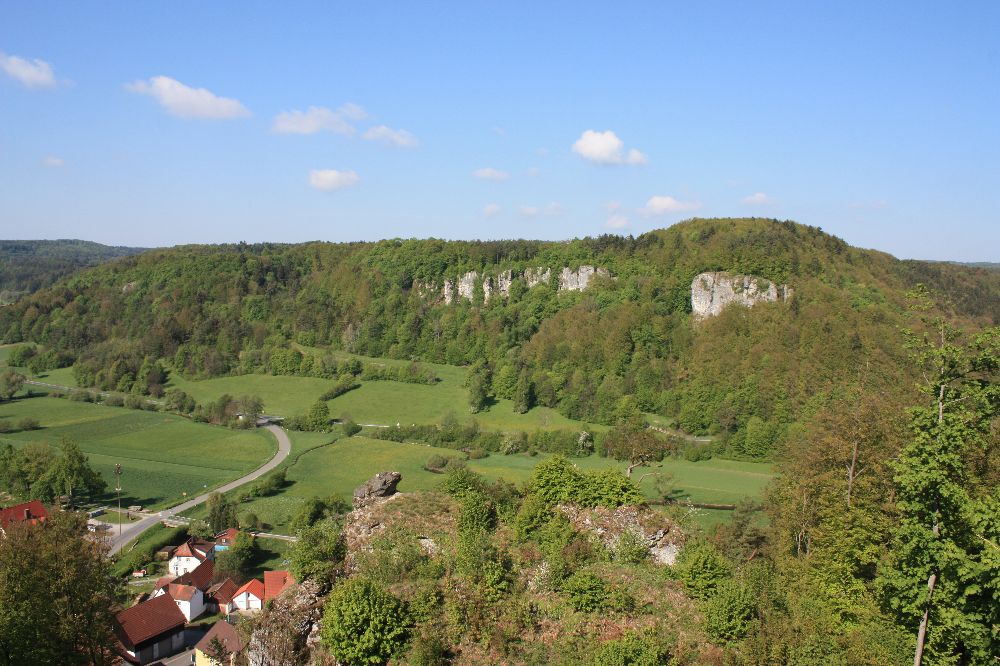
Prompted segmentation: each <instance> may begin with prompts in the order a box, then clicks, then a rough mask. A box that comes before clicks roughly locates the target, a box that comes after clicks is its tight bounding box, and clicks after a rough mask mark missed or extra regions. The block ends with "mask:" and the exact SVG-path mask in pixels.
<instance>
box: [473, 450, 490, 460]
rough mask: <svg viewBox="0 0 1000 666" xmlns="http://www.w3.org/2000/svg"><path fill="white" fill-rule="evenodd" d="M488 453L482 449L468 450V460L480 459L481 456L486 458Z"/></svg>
mask: <svg viewBox="0 0 1000 666" xmlns="http://www.w3.org/2000/svg"><path fill="white" fill-rule="evenodd" d="M489 455H490V454H489V453H487V452H486V451H483V450H482V449H470V450H469V460H482V459H483V458H488V457H489Z"/></svg>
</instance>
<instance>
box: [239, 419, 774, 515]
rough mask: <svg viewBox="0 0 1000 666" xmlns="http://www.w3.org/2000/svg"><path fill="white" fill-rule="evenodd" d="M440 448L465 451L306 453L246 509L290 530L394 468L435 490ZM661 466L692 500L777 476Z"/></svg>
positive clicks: (494, 473) (384, 445)
mask: <svg viewBox="0 0 1000 666" xmlns="http://www.w3.org/2000/svg"><path fill="white" fill-rule="evenodd" d="M432 454H440V455H443V456H450V457H464V456H462V454H460V453H459V452H457V451H453V450H451V449H441V448H435V447H431V446H426V445H424V444H397V443H395V442H386V441H381V440H374V439H369V438H367V437H361V436H356V437H351V438H347V439H341V440H338V441H336V442H334V443H332V444H330V445H329V446H321V447H319V448H313V449H311V450H308V451H307V452H305V453H303V454H302V455H300V456H299V457H298V459H297V461H296V462H295V463H294V464H291V465H290V466H289V467H288V481H289V485H288V486H287V487H286V489H285V490H284V491H283V492H282V493H280V494H278V495H275V496H273V497H264V498H259V499H256V500H254V501H252V502H249V503H247V504H243V505H241V506H240V512H241V513H247V512H253V513H256V514H257V515H258V516H259V517H260V519H261V520H263V521H264V522H265V523H268V524H269V525H271V526H272V528H273V529H274V530H276V531H278V532H282V531H287V530H288V525H289V523H290V522H291V520H292V519H293V518H294V516H295V514H296V513H297V512H298V510H299V508H300V507H301V506H302V503H303V502H304V501H305V500H306V499H308V498H311V497H317V496H318V497H329V496H331V495H333V496H337V497H340V498H341V499H344V500H345V501H348V502H349V501H350V499H351V495H352V493H353V491H354V489H355V488H356V487H357V486H359V485H361V484H362V483H364V482H365V481H367V480H368V479H369V478H371V477H372V476H373V475H375V474H376V473H378V472H382V471H387V470H393V471H397V472H399V473H400V474H402V475H403V480H402V482H401V483H400V485H399V490H400V491H401V492H412V491H416V490H432V489H434V488H436V487H437V484H438V483H440V481H441V478H442V477H441V475H440V474H433V473H431V472H428V471H426V470H425V469H423V465H424V463H425V462H426V461H427V459H428V458H429V457H430V456H431V455H432ZM544 459H545V455H544V454H543V455H538V456H534V457H532V456H527V455H514V456H504V455H491V456H489V457H488V458H483V459H481V460H470V461H469V462H468V466H469V469H471V470H473V471H475V472H477V473H479V474H482V475H483V476H484V477H486V478H487V479H490V480H495V479H501V478H502V479H506V480H508V481H512V482H514V483H522V482H524V481H527V480H528V479H529V478H530V477H531V473H532V470H533V469H534V466H535V465H536V464H538V462H539V461H540V460H544ZM573 462H574V463H576V464H577V465H578V466H579V467H580V468H581V469H598V468H601V467H607V466H609V465H613V466H617V467H619V468H624V465H623V464H622V463H618V462H615V461H612V460H608V459H606V458H600V457H597V456H591V457H589V458H583V459H574V460H573ZM660 471H662V472H663V473H664V476H665V479H664V480H666V481H668V483H669V484H670V487H672V488H673V489H674V497H676V498H678V499H685V498H690V499H691V500H692V501H695V502H710V503H733V502H736V501H738V500H739V499H741V498H742V497H745V496H748V495H749V496H754V497H756V496H759V495H760V492H761V490H762V489H763V487H764V486H765V485H766V484H767V483H768V482H769V481H770V479H771V473H770V469H769V466H767V465H762V464H758V463H741V462H733V461H726V460H707V461H702V462H696V463H692V462H687V461H684V460H667V461H665V462H664V464H663V468H662V470H660ZM642 489H643V491H644V493H646V495H647V496H648V497H649V498H650V499H655V498H658V495H657V494H656V492H657V491H656V482H655V480H653V479H652V478H648V479H646V480H645V481H644V482H643V484H642ZM710 513H712V514H713V515H715V514H716V512H710ZM724 517H725V514H718V515H716V518H724Z"/></svg>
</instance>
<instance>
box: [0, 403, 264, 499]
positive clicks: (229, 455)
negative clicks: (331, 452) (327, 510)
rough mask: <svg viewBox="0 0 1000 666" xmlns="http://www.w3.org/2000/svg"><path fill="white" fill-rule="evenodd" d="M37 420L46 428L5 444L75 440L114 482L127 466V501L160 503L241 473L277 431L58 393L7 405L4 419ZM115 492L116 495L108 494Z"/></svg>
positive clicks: (260, 457) (5, 438)
mask: <svg viewBox="0 0 1000 666" xmlns="http://www.w3.org/2000/svg"><path fill="white" fill-rule="evenodd" d="M28 417H30V418H34V419H37V420H38V421H39V423H40V424H41V426H42V427H41V429H40V430H33V431H28V432H17V433H9V434H5V435H0V444H6V443H10V444H13V445H14V446H16V447H21V446H24V445H26V444H29V443H31V442H45V443H48V444H50V445H52V446H58V444H59V442H60V441H61V440H62V439H63V438H68V439H72V440H73V441H75V442H76V443H77V444H79V445H80V448H81V449H83V451H84V452H85V453H86V454H87V456H88V457H89V458H90V462H91V464H92V465H93V466H94V469H96V470H97V471H98V472H99V473H100V474H101V475H102V476H103V477H104V479H105V481H107V482H108V488H109V489H111V488H114V466H115V464H116V463H118V464H121V466H122V504H123V505H128V504H141V505H143V506H146V507H151V508H160V507H164V506H169V505H171V504H174V503H176V502H179V501H181V500H183V499H184V497H185V493H186V496H188V497H190V496H192V495H196V494H199V493H201V492H204V490H205V489H207V488H213V487H215V486H218V485H221V484H223V483H225V482H227V481H231V480H232V479H235V478H238V477H239V476H242V475H243V474H245V473H246V472H248V471H250V470H252V469H254V468H256V467H258V466H260V465H261V464H262V463H263V462H265V461H266V460H268V459H269V458H270V457H271V456H273V455H274V453H275V451H276V450H277V443H276V442H275V441H274V438H273V437H272V436H271V435H270V433H268V432H266V431H263V430H259V431H253V430H251V431H244V430H229V429H227V428H222V427H219V426H212V425H206V424H202V423H194V422H192V421H190V420H188V419H185V418H183V417H180V416H175V415H172V414H160V413H156V412H143V411H137V410H131V409H124V408H120V407H104V406H102V405H94V404H91V403H86V402H75V401H71V400H65V399H59V398H45V397H35V398H23V399H20V400H15V401H12V402H6V403H2V404H0V419H2V420H8V421H10V422H12V423H17V422H18V421H20V420H21V419H23V418H28ZM109 496H110V497H113V496H114V493H113V492H111V493H110V494H109Z"/></svg>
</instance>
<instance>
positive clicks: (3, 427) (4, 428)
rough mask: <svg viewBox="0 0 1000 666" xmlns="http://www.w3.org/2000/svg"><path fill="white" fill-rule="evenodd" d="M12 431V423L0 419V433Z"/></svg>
mask: <svg viewBox="0 0 1000 666" xmlns="http://www.w3.org/2000/svg"><path fill="white" fill-rule="evenodd" d="M8 432H14V425H13V424H12V423H11V422H10V421H8V420H7V419H0V433H8Z"/></svg>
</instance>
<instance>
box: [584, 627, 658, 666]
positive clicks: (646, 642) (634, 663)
mask: <svg viewBox="0 0 1000 666" xmlns="http://www.w3.org/2000/svg"><path fill="white" fill-rule="evenodd" d="M590 663H591V666H661V665H662V664H667V663H670V652H669V650H668V649H667V646H665V645H663V641H662V639H660V638H658V637H657V636H655V635H652V634H629V635H626V636H623V637H622V638H618V639H615V640H611V641H606V642H604V643H602V644H601V645H600V647H598V648H597V651H596V653H595V654H594V657H593V661H591V662H590Z"/></svg>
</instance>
